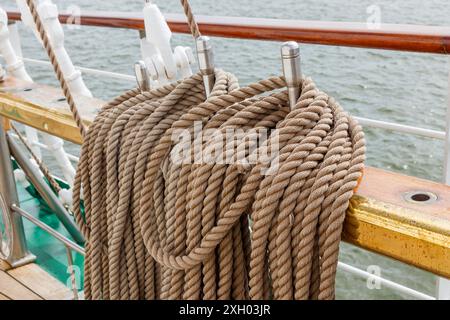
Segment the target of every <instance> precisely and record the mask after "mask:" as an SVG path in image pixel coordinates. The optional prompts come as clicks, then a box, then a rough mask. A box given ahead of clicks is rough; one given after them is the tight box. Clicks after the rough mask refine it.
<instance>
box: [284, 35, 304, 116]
mask: <svg viewBox="0 0 450 320" xmlns="http://www.w3.org/2000/svg"><path fill="white" fill-rule="evenodd" d="M281 62H282V65H283V74H284V78H285V80H286V87H287V89H288V95H289V106H290V108H291V110H292V109H293V108H294V106H295V105H296V103H297V99H298V97H299V96H300V85H301V83H302V73H301V70H300V47H299V45H298V44H297V42H294V41H288V42H285V43H283V44H282V45H281Z"/></svg>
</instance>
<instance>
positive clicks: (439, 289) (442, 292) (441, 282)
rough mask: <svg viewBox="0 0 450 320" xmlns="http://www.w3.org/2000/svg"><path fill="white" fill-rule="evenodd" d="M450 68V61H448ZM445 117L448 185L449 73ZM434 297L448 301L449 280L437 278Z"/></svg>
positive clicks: (447, 181)
mask: <svg viewBox="0 0 450 320" xmlns="http://www.w3.org/2000/svg"><path fill="white" fill-rule="evenodd" d="M449 66H450V59H449ZM447 100H448V101H447V115H446V118H445V148H444V150H445V155H444V183H445V184H447V185H450V71H449V74H448V96H447ZM436 297H437V298H438V299H439V300H450V280H449V279H445V278H440V277H438V278H437V283H436Z"/></svg>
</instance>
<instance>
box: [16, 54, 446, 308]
mask: <svg viewBox="0 0 450 320" xmlns="http://www.w3.org/2000/svg"><path fill="white" fill-rule="evenodd" d="M23 60H24V61H25V62H28V63H31V64H34V65H41V66H48V67H50V66H51V64H50V62H47V61H42V60H37V59H31V58H23ZM76 68H77V69H79V70H80V71H83V72H85V73H86V74H91V75H95V76H103V77H105V76H106V77H109V78H114V79H119V80H124V81H130V82H135V81H136V79H135V77H134V76H131V75H126V74H122V73H116V72H110V71H103V70H98V69H93V68H85V67H79V66H77V67H76ZM355 119H357V120H358V121H359V122H360V124H362V125H364V126H366V127H372V128H378V129H385V130H390V131H394V132H399V133H404V134H413V135H417V136H422V137H427V138H432V139H438V140H446V133H445V132H444V131H438V130H432V129H425V128H418V127H413V126H409V125H403V124H398V123H392V122H387V121H381V120H374V119H368V118H363V117H355ZM11 136H13V137H15V138H18V137H17V136H16V135H13V134H12V135H11ZM446 142H447V143H449V144H450V141H447V140H446ZM32 144H34V145H36V146H38V147H40V148H42V149H48V147H47V146H46V145H45V144H42V143H40V142H32ZM67 156H68V158H69V159H70V160H71V161H74V162H77V161H78V160H79V158H78V157H77V156H75V155H72V154H69V153H67ZM16 211H18V210H17V209H16ZM19 214H21V215H22V216H24V217H25V218H27V219H28V220H30V221H31V222H32V223H35V224H36V225H38V226H39V227H43V226H41V225H39V224H38V223H36V221H34V220H31V218H33V217H32V216H31V217H29V216H28V215H29V214H28V215H26V212H24V211H23V210H21V211H19ZM40 223H41V224H42V222H40ZM48 228H49V227H48ZM44 230H46V229H44ZM46 231H48V230H46ZM55 232H56V231H54V230H53V232H49V233H50V234H51V235H52V236H54V237H55V238H56V239H58V240H60V241H61V239H60V237H64V236H62V235H60V234H59V235H58V236H55V235H54V234H53V233H55ZM67 240H68V239H67ZM68 241H70V240H68ZM63 243H64V242H63ZM65 246H66V248H68V246H67V245H66V244H65ZM338 268H339V269H340V270H342V271H344V272H348V273H350V274H352V275H356V276H358V277H361V278H363V279H369V280H373V281H377V282H379V283H380V284H382V285H384V286H385V287H387V288H390V289H392V290H394V291H397V292H400V293H403V294H406V295H408V296H410V297H413V298H416V299H424V300H435V299H436V298H435V297H433V296H430V295H427V294H425V293H422V292H420V291H417V290H414V289H411V288H409V287H406V286H404V285H401V284H399V283H396V282H394V281H391V280H388V279H385V278H383V277H381V276H378V275H375V274H372V273H369V272H367V271H364V270H362V269H359V268H356V267H353V266H351V265H348V264H346V263H343V262H339V263H338Z"/></svg>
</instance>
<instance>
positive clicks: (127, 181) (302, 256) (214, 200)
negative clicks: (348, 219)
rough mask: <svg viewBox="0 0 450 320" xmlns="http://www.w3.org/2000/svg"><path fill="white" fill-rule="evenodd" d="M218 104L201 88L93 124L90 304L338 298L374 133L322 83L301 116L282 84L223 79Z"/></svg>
mask: <svg viewBox="0 0 450 320" xmlns="http://www.w3.org/2000/svg"><path fill="white" fill-rule="evenodd" d="M205 99H206V95H205V92H204V88H203V83H202V77H201V75H200V74H195V75H193V76H191V77H190V78H187V79H183V80H180V81H178V82H177V83H175V84H172V85H169V86H166V87H163V88H160V89H157V90H152V91H149V92H144V93H139V92H138V91H137V90H131V91H129V92H127V93H126V94H124V95H122V96H121V97H119V98H117V99H115V100H114V101H113V102H111V103H109V104H108V105H106V106H105V107H104V108H103V109H102V110H101V111H100V113H99V114H98V116H97V117H96V119H95V120H94V122H93V124H92V126H91V127H90V130H89V132H88V135H87V136H86V139H85V141H84V143H83V147H82V153H81V157H80V163H79V166H78V171H77V176H76V181H75V182H76V183H75V187H74V204H78V206H77V205H76V208H74V214H75V217H76V219H77V221H78V222H79V224H80V226H81V229H82V230H84V232H85V236H86V238H87V239H88V245H87V251H86V254H87V255H86V262H85V263H86V265H85V273H86V274H85V277H86V280H85V283H86V288H85V295H86V297H87V298H88V299H100V298H102V299H143V298H145V299H248V298H251V299H265V298H275V299H332V298H334V279H335V274H336V265H337V258H338V252H339V240H340V235H341V232H342V225H343V220H344V217H345V211H346V209H347V207H348V204H349V199H350V197H351V196H352V194H353V192H354V191H353V190H354V189H355V187H356V186H357V183H358V179H359V178H360V176H361V171H362V167H363V162H364V154H365V144H364V136H363V133H362V130H361V127H360V126H359V125H358V124H357V123H356V121H355V120H353V119H352V118H351V117H350V116H348V115H347V114H346V113H345V112H344V111H343V109H342V108H341V107H340V106H339V104H338V103H337V102H336V101H335V100H334V99H332V98H330V97H329V96H328V95H327V94H325V93H323V92H322V91H320V90H318V89H317V88H316V86H315V84H314V83H313V82H312V80H311V79H309V78H304V79H303V82H302V87H301V95H300V97H299V99H298V101H297V104H296V105H295V107H294V108H293V109H292V110H290V109H289V108H288V105H287V104H288V95H287V90H286V89H285V82H284V79H283V78H282V77H271V78H269V79H265V80H262V81H259V82H256V83H253V84H250V85H248V86H246V87H242V88H239V87H238V84H237V80H236V78H235V77H234V76H233V75H232V74H230V73H228V72H225V71H222V70H219V69H218V70H216V84H215V86H214V88H213V91H212V94H211V95H210V97H209V98H208V99H207V100H206V101H205ZM81 195H82V197H81ZM81 198H83V201H84V215H83V214H82V211H81V208H80V205H79V204H80V200H81Z"/></svg>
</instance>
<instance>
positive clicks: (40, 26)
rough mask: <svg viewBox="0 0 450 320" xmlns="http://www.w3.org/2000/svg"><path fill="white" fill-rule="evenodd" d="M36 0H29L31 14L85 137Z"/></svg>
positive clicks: (82, 125)
mask: <svg viewBox="0 0 450 320" xmlns="http://www.w3.org/2000/svg"><path fill="white" fill-rule="evenodd" d="M34 1H35V0H27V5H28V7H29V9H30V12H31V15H32V16H33V20H34V23H35V25H36V29H37V30H38V33H39V36H40V38H41V40H42V43H43V45H44V48H45V51H46V52H47V55H48V57H49V59H50V62H51V64H52V66H53V69H54V71H55V74H56V78H57V79H58V81H59V83H60V85H61V89H62V91H63V93H64V97H66V100H67V103H68V105H69V108H70V111H71V113H72V116H73V119H74V120H75V123H76V125H77V127H78V128H79V130H80V134H81V137H82V138H84V137H85V135H86V128H85V127H84V124H83V121H82V119H81V116H80V113H79V111H78V108H77V106H76V103H75V100H74V98H73V96H72V93H71V92H70V88H69V86H68V84H67V82H66V79H65V78H64V75H63V73H62V70H61V67H60V65H59V63H58V60H57V59H56V55H55V53H54V51H53V48H52V45H51V43H50V39H49V37H48V35H47V32H46V30H45V28H44V25H43V23H42V20H41V18H40V17H39V14H38V12H37V8H36V4H35V2H34Z"/></svg>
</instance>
